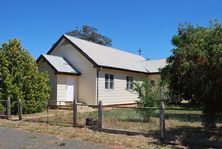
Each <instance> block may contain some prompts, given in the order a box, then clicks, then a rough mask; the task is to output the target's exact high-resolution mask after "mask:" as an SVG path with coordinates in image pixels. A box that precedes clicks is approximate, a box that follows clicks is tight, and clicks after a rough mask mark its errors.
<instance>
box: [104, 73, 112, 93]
mask: <svg viewBox="0 0 222 149" xmlns="http://www.w3.org/2000/svg"><path fill="white" fill-rule="evenodd" d="M105 89H106V90H113V89H114V75H113V74H105Z"/></svg>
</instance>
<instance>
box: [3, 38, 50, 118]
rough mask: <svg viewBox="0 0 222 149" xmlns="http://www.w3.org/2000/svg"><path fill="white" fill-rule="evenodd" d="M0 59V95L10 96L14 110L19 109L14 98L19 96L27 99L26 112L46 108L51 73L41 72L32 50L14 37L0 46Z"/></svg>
mask: <svg viewBox="0 0 222 149" xmlns="http://www.w3.org/2000/svg"><path fill="white" fill-rule="evenodd" d="M0 59H1V61H0V96H1V98H3V99H7V97H10V98H11V102H12V114H16V113H17V110H18V108H17V104H16V103H15V102H17V101H18V99H20V100H21V101H23V103H24V104H23V112H24V113H35V112H40V111H42V110H44V108H45V103H46V101H47V100H48V98H49V85H48V76H47V74H46V73H41V72H39V70H38V66H37V64H36V62H35V59H34V58H33V57H32V56H31V55H30V54H29V52H28V51H27V50H25V49H23V48H22V46H21V43H20V42H19V41H18V40H16V39H12V40H9V42H8V43H3V44H2V47H0ZM24 101H28V102H24ZM27 103H30V104H27Z"/></svg>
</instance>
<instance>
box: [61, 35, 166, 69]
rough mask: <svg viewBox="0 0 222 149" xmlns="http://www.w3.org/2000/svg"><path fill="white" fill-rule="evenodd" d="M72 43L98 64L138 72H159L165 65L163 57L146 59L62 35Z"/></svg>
mask: <svg viewBox="0 0 222 149" xmlns="http://www.w3.org/2000/svg"><path fill="white" fill-rule="evenodd" d="M64 36H65V37H66V38H68V39H69V40H70V41H71V42H72V43H73V44H75V45H76V46H78V47H79V48H80V49H81V50H82V51H83V52H84V53H85V54H86V55H88V56H89V57H90V58H91V59H92V60H93V61H94V62H95V63H96V64H98V65H99V66H106V67H113V68H119V69H125V70H131V71H139V72H145V73H147V72H159V70H158V69H159V68H162V67H164V66H165V59H162V60H148V61H147V60H146V59H145V58H144V57H142V56H140V55H136V54H133V53H129V52H125V51H122V50H118V49H114V48H111V47H107V46H103V45H100V44H96V43H93V42H90V41H86V40H82V39H79V38H75V37H73V36H69V35H64Z"/></svg>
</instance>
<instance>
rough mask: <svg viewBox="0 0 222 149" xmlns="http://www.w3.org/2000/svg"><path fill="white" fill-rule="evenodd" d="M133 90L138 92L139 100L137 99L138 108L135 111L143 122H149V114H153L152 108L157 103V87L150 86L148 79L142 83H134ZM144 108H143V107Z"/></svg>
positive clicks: (158, 97)
mask: <svg viewBox="0 0 222 149" xmlns="http://www.w3.org/2000/svg"><path fill="white" fill-rule="evenodd" d="M134 84H135V85H134V86H135V87H134V90H135V91H136V92H137V93H138V98H139V100H138V101H137V105H138V107H139V108H138V109H136V111H137V112H138V113H139V114H140V115H141V116H142V117H143V120H144V122H149V121H150V118H151V116H152V115H153V114H154V112H155V109H154V108H145V107H156V106H158V103H159V99H160V96H159V94H158V93H159V87H152V85H151V83H150V81H149V80H145V81H143V82H142V83H134ZM143 108H144V109H143Z"/></svg>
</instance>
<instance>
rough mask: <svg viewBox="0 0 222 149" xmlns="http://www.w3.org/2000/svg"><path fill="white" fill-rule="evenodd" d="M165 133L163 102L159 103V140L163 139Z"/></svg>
mask: <svg viewBox="0 0 222 149" xmlns="http://www.w3.org/2000/svg"><path fill="white" fill-rule="evenodd" d="M164 132H165V117H164V102H161V103H160V139H161V140H163V139H164Z"/></svg>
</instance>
